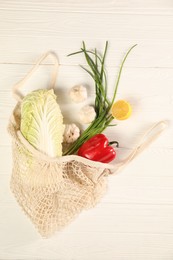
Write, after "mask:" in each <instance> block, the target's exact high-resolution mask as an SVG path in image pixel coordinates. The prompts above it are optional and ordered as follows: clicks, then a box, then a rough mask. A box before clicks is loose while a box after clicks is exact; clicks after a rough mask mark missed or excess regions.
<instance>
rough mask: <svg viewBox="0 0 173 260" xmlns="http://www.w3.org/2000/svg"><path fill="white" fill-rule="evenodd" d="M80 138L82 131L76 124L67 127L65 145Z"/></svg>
mask: <svg viewBox="0 0 173 260" xmlns="http://www.w3.org/2000/svg"><path fill="white" fill-rule="evenodd" d="M79 136H80V129H79V128H78V127H77V125H75V124H69V125H65V130H64V140H63V141H64V143H68V144H70V143H73V142H74V141H76V140H77V139H78V137H79Z"/></svg>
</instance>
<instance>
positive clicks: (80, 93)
mask: <svg viewBox="0 0 173 260" xmlns="http://www.w3.org/2000/svg"><path fill="white" fill-rule="evenodd" d="M69 96H70V98H71V100H73V101H74V102H76V103H80V102H82V101H84V100H86V99H87V96H88V95H87V89H86V88H85V87H84V86H83V85H76V86H74V87H72V88H71V89H70V92H69Z"/></svg>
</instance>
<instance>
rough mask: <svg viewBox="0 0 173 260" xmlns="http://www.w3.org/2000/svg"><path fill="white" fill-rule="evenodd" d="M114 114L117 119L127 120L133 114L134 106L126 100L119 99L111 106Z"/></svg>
mask: <svg viewBox="0 0 173 260" xmlns="http://www.w3.org/2000/svg"><path fill="white" fill-rule="evenodd" d="M111 113H112V116H113V117H114V118H115V119H117V120H125V119H128V118H129V117H130V116H131V113H132V107H131V105H130V104H129V103H128V102H127V101H125V100H118V101H117V102H115V103H114V104H113V106H112V108H111Z"/></svg>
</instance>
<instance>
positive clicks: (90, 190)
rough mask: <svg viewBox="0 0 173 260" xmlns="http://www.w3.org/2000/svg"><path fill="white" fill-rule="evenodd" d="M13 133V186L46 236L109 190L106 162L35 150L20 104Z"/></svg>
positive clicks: (15, 110) (19, 201)
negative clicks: (23, 128) (25, 133)
mask: <svg viewBox="0 0 173 260" xmlns="http://www.w3.org/2000/svg"><path fill="white" fill-rule="evenodd" d="M8 130H9V133H10V134H11V136H12V151H13V172H12V178H11V189H12V191H13V193H14V195H15V197H16V199H17V201H18V203H19V204H20V206H21V207H22V209H23V210H24V212H25V213H26V214H27V215H28V216H29V217H30V219H31V221H32V222H33V223H34V225H35V226H36V228H37V229H38V231H39V232H40V234H41V235H42V236H45V237H48V236H50V235H51V234H53V233H54V232H55V231H57V230H60V229H61V228H63V227H64V226H66V225H67V224H68V223H69V222H70V221H72V220H73V219H74V218H75V217H76V215H78V214H79V213H80V212H81V211H82V210H83V209H88V208H90V207H93V206H94V205H95V204H96V203H97V202H98V201H99V200H100V198H101V197H102V195H103V194H104V192H105V190H106V184H107V178H106V176H107V175H108V174H109V173H110V170H109V169H108V168H106V167H105V166H106V164H102V163H98V162H92V161H89V160H87V159H84V158H81V157H79V156H76V155H71V156H64V157H59V158H50V157H48V156H46V155H44V154H42V153H40V152H39V151H37V150H35V148H33V147H32V146H31V145H30V144H29V143H27V141H26V140H25V139H24V137H23V136H22V134H21V133H20V105H19V104H18V105H17V106H16V108H15V109H14V112H13V116H12V117H11V120H10V123H9V126H8Z"/></svg>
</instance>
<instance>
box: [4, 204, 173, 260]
mask: <svg viewBox="0 0 173 260" xmlns="http://www.w3.org/2000/svg"><path fill="white" fill-rule="evenodd" d="M11 210H13V217H12V216H11ZM11 210H10V209H9V208H6V209H4V211H3V212H2V214H4V215H5V217H6V221H4V223H2V222H1V224H3V226H2V228H3V229H1V230H3V233H6V234H8V235H6V236H5V237H4V236H2V234H3V233H2V232H1V233H0V241H1V251H0V257H1V258H2V259H14V258H15V259H37V258H41V259H42V258H43V259H50V258H51V259H56V260H57V259H58V260H59V259H64V260H66V259H69V260H70V259H72V257H73V259H79V260H80V259H82V260H83V259H84V260H86V259H101V260H105V259H108V260H112V259H113V258H115V257H116V258H117V259H127V260H129V259H135V258H137V259H140V260H144V259H151V260H156V259H160V260H163V259H164V260H169V259H171V257H172V254H173V249H172V240H173V235H172V234H170V233H169V234H164V233H146V232H135V231H134V230H133V232H130V233H129V232H127V231H126V232H118V231H116V230H115V231H112V230H111V231H110V232H108V231H104V232H103V231H102V229H105V228H106V226H107V224H108V226H109V223H106V222H104V223H100V221H99V219H100V218H101V216H97V220H98V222H97V221H96V218H95V219H94V220H93V211H94V210H95V209H94V210H90V211H88V212H86V213H83V214H82V215H81V216H80V217H79V218H77V219H76V221H75V222H73V223H72V224H71V225H70V226H69V227H67V228H66V229H65V230H64V231H63V232H60V233H58V234H57V235H55V236H54V237H52V238H50V239H41V238H39V235H38V234H37V232H36V231H35V230H34V228H33V227H32V225H31V223H30V222H29V220H28V219H27V218H26V217H25V216H24V215H22V214H21V212H20V211H19V210H18V208H17V207H14V208H13V209H11ZM156 214H157V213H156ZM89 215H90V216H89ZM126 217H127V216H126ZM145 217H146V216H145ZM145 217H143V218H145ZM14 219H15V223H16V225H14ZM136 219H137V218H136ZM156 219H158V216H156V218H155V220H156ZM105 220H106V219H105ZM114 222H115V225H116V227H117V228H118V227H120V226H121V227H123V224H124V221H123V220H120V222H116V219H114ZM153 222H155V221H154V218H153ZM156 222H157V221H156ZM128 223H129V224H128V226H126V227H127V229H129V227H130V224H131V220H129V221H128ZM163 223H164V220H162V224H163ZM85 224H86V225H92V226H95V228H96V227H99V226H100V230H98V231H97V232H96V231H94V232H93V231H85V232H84V231H83V230H82V228H83V227H84V226H85ZM100 224H101V225H100ZM145 225H146V226H147V223H145ZM19 226H20V229H19ZM21 227H22V228H21ZM148 227H149V226H148ZM143 228H144V227H143ZM118 229H119V228H118ZM151 229H152V226H151ZM26 234H27V235H26ZM67 245H68V250H67Z"/></svg>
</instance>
